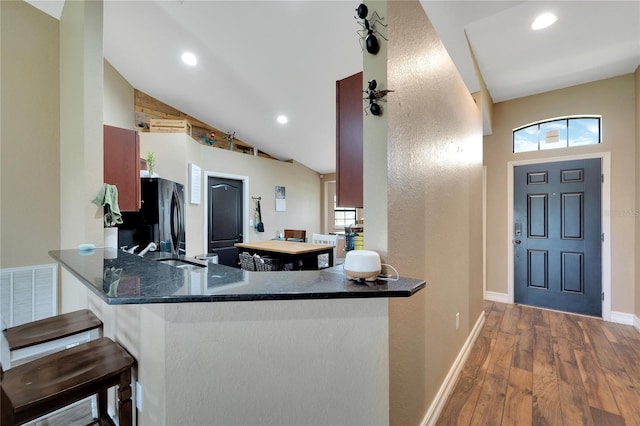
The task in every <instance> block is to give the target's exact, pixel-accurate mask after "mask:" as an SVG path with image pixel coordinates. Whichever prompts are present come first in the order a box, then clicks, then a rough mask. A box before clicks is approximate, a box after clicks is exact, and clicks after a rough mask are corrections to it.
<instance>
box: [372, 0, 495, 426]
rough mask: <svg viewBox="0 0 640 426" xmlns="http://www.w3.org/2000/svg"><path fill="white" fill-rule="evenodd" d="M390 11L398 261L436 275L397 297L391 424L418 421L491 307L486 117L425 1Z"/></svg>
mask: <svg viewBox="0 0 640 426" xmlns="http://www.w3.org/2000/svg"><path fill="white" fill-rule="evenodd" d="M387 15H388V17H387V19H388V22H389V30H388V36H389V37H388V38H389V42H388V52H387V54H388V63H387V67H388V74H387V80H388V86H389V89H392V90H395V92H394V93H392V94H390V95H389V96H388V98H389V102H388V104H387V105H386V108H385V114H386V117H387V120H388V129H389V131H388V142H387V144H388V145H387V146H386V147H384V148H383V149H386V150H388V162H389V165H388V189H387V193H388V205H386V206H380V208H384V209H388V220H389V226H388V227H389V232H388V245H389V258H388V262H389V263H390V264H392V265H394V266H395V267H396V268H398V270H399V271H400V274H401V275H405V276H411V277H416V278H424V279H425V280H426V282H427V286H426V288H425V289H424V290H421V291H420V292H419V293H417V294H416V295H414V296H412V297H410V298H408V299H394V300H390V302H389V363H390V424H392V425H417V424H421V423H422V421H423V419H425V416H426V413H428V410H429V407H430V405H431V403H432V401H433V399H434V397H435V396H436V394H437V392H438V390H439V388H440V386H441V384H442V383H443V381H444V380H445V377H446V375H447V372H448V371H449V369H450V368H451V366H452V365H453V363H454V361H455V359H456V357H457V355H458V353H459V352H460V350H461V349H462V346H463V344H464V343H465V341H466V339H467V337H468V336H469V334H470V332H471V330H472V328H473V326H474V325H475V323H476V322H477V320H478V318H480V316H481V314H482V309H483V301H482V215H481V211H482V186H481V183H482V121H481V116H480V111H479V109H478V107H477V106H476V105H475V103H474V101H473V98H472V97H471V95H470V94H469V92H468V91H467V89H466V87H465V85H464V82H463V81H462V79H461V77H460V76H459V74H458V72H457V70H456V68H455V66H454V64H453V63H452V61H451V59H450V58H449V56H448V54H447V53H446V50H445V49H444V47H443V46H442V44H441V42H440V40H439V38H438V36H437V34H436V31H435V30H434V28H433V27H432V25H431V23H430V22H429V20H428V18H427V16H426V15H425V13H424V10H423V9H422V7H421V6H420V3H419V2H395V1H390V2H388V3H387ZM383 43H386V42H383ZM367 211H369V205H367ZM367 232H369V231H367ZM365 234H366V233H365ZM458 312H459V313H460V322H461V324H460V329H459V330H456V328H455V315H456V313H458Z"/></svg>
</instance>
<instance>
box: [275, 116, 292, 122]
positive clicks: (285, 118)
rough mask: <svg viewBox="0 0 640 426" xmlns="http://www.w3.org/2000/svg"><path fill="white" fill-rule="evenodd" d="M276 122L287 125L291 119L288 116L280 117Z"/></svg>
mask: <svg viewBox="0 0 640 426" xmlns="http://www.w3.org/2000/svg"><path fill="white" fill-rule="evenodd" d="M276 121H278V123H280V124H287V123H288V122H289V119H288V118H287V116H286V115H279V116H278V118H276Z"/></svg>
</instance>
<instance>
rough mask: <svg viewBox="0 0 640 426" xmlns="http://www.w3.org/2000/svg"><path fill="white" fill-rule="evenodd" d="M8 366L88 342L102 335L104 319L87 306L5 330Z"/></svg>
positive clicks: (4, 344)
mask: <svg viewBox="0 0 640 426" xmlns="http://www.w3.org/2000/svg"><path fill="white" fill-rule="evenodd" d="M3 334H4V341H3V342H2V358H1V359H2V361H3V362H4V367H5V368H6V369H9V368H11V367H12V366H15V365H18V364H20V363H22V362H26V361H28V360H29V359H33V358H35V357H37V356H40V355H42V354H46V353H48V352H52V351H55V350H60V349H64V348H67V347H70V346H72V345H77V344H79V343H83V342H88V341H90V340H93V339H96V338H98V337H100V336H101V335H102V321H100V319H98V317H96V316H95V315H94V313H93V312H91V311H90V310H88V309H83V310H80V311H74V312H69V313H67V314H62V315H56V316H53V317H49V318H45V319H41V320H38V321H33V322H29V323H27V324H23V325H19V326H16V327H11V328H7V329H6V330H4V331H3Z"/></svg>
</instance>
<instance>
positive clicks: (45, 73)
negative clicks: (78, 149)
mask: <svg viewBox="0 0 640 426" xmlns="http://www.w3.org/2000/svg"><path fill="white" fill-rule="evenodd" d="M0 13H1V25H0V51H1V52H2V59H1V65H0V66H1V72H0V75H1V76H2V80H1V82H0V85H1V86H2V91H1V92H2V94H1V98H0V111H1V114H0V128H1V134H0V194H1V195H0V200H1V201H0V267H2V268H9V267H17V266H26V265H36V264H45V263H53V260H52V259H51V258H50V257H49V255H48V254H47V251H49V250H54V249H58V248H59V247H60V190H59V183H58V180H59V176H60V161H59V154H58V153H59V150H60V115H59V104H60V90H59V78H60V74H59V72H58V69H59V59H58V52H59V43H58V35H59V27H58V21H57V20H56V19H54V18H52V17H50V16H49V15H46V14H44V13H42V12H41V11H39V10H38V9H36V8H34V7H33V6H31V5H29V4H28V3H25V2H22V1H20V2H18V1H2V2H0Z"/></svg>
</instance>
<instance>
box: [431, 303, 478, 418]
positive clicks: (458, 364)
mask: <svg viewBox="0 0 640 426" xmlns="http://www.w3.org/2000/svg"><path fill="white" fill-rule="evenodd" d="M483 325H484V310H483V311H482V312H481V313H480V317H478V320H477V321H476V324H475V325H474V326H473V329H472V330H471V333H470V334H469V336H468V337H467V340H466V342H465V343H464V345H463V346H462V349H461V350H460V353H458V357H457V358H456V360H455V362H454V363H453V365H452V366H451V369H449V373H447V377H445V379H444V382H442V385H441V386H440V389H438V393H437V394H436V397H435V398H434V399H433V402H432V403H431V406H430V407H429V410H427V414H426V415H425V417H424V419H423V420H422V423H421V425H423V426H433V425H435V424H436V421H437V420H438V417H440V413H441V412H442V409H443V408H444V405H445V403H446V402H447V398H449V395H450V394H451V391H452V390H453V387H454V386H455V384H456V381H457V380H458V376H459V375H460V372H462V368H463V367H464V363H465V362H466V361H467V358H468V357H469V353H470V352H471V348H472V347H473V344H474V343H475V341H476V339H477V338H478V336H479V335H480V330H482V326H483Z"/></svg>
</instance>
